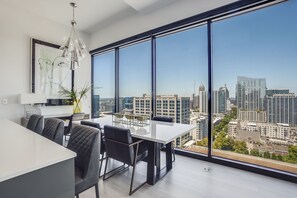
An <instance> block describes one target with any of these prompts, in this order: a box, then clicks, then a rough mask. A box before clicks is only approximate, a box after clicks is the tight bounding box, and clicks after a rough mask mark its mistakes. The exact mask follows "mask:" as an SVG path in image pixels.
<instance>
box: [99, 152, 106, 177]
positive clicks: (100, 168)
mask: <svg viewBox="0 0 297 198" xmlns="http://www.w3.org/2000/svg"><path fill="white" fill-rule="evenodd" d="M104 154H105V153H103V154H102V158H101V159H100V166H99V178H101V177H102V176H103V175H101V170H102V164H103V160H104Z"/></svg>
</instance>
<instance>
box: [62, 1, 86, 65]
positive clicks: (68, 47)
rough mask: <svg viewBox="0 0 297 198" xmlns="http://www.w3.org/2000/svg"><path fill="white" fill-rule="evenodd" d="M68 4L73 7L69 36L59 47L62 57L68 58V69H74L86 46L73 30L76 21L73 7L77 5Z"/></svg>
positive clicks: (84, 53) (83, 54)
mask: <svg viewBox="0 0 297 198" xmlns="http://www.w3.org/2000/svg"><path fill="white" fill-rule="evenodd" d="M70 5H71V7H72V9H73V15H72V16H73V17H72V20H71V26H72V27H71V31H70V35H69V38H68V39H67V41H66V43H65V45H63V46H61V47H60V49H61V50H63V53H62V57H64V58H67V59H69V60H70V69H71V70H75V69H76V68H78V67H79V61H80V60H81V59H83V58H84V57H85V55H86V46H85V45H84V44H83V43H82V41H81V40H80V39H79V38H78V36H77V34H76V31H75V25H76V21H75V20H74V8H76V7H77V4H76V3H74V2H71V3H70Z"/></svg>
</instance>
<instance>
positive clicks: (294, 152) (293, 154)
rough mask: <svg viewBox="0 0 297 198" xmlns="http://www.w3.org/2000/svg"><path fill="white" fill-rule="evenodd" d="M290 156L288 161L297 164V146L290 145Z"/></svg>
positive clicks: (287, 158)
mask: <svg viewBox="0 0 297 198" xmlns="http://www.w3.org/2000/svg"><path fill="white" fill-rule="evenodd" d="M288 152H289V154H288V156H287V157H286V162H289V163H294V164H297V146H293V145H290V146H289V148H288Z"/></svg>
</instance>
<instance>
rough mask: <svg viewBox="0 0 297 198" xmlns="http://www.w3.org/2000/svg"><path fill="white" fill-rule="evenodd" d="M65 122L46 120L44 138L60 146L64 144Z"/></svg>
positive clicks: (55, 119)
mask: <svg viewBox="0 0 297 198" xmlns="http://www.w3.org/2000/svg"><path fill="white" fill-rule="evenodd" d="M63 131H64V122H63V120H60V119H57V118H46V119H45V121H44V128H43V131H42V134H41V135H42V136H43V137H46V138H48V139H50V140H52V141H54V142H56V143H58V144H60V145H62V144H63Z"/></svg>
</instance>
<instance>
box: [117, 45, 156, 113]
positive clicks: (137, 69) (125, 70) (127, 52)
mask: <svg viewBox="0 0 297 198" xmlns="http://www.w3.org/2000/svg"><path fill="white" fill-rule="evenodd" d="M151 77H152V75H151V43H150V41H145V42H141V43H137V44H134V45H129V46H126V47H123V48H120V50H119V96H120V98H119V111H120V112H123V113H125V112H127V113H134V114H140V115H148V116H149V115H150V113H151Z"/></svg>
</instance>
